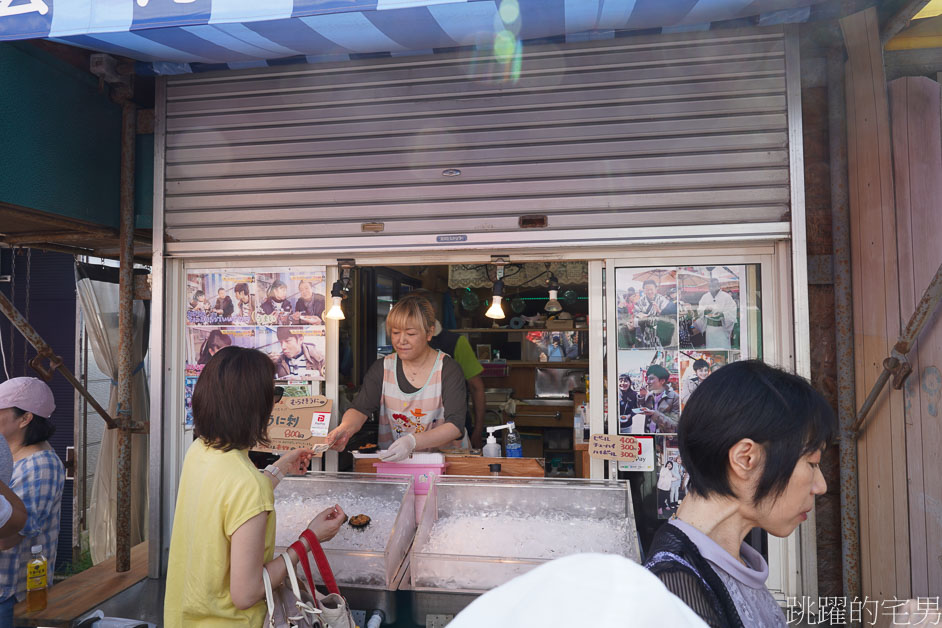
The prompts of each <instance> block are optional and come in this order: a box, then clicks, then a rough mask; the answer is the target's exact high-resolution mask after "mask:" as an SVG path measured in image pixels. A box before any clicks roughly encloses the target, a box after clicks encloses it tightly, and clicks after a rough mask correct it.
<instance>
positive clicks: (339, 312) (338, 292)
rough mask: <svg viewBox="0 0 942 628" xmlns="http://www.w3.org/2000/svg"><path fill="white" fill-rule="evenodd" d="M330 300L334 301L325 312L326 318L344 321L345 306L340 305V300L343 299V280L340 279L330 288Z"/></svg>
mask: <svg viewBox="0 0 942 628" xmlns="http://www.w3.org/2000/svg"><path fill="white" fill-rule="evenodd" d="M330 300H331V302H332V304H331V306H330V309H329V310H327V313H326V314H324V318H329V319H331V320H334V321H342V320H344V319H345V318H346V316H344V315H343V308H341V307H340V302H341V301H343V281H342V280H340V279H338V280H337V281H335V282H334V285H333V287H332V288H331V289H330Z"/></svg>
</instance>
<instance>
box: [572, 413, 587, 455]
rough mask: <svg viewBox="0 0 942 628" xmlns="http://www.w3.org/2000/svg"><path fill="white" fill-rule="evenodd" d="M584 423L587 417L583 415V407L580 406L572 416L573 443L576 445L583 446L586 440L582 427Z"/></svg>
mask: <svg viewBox="0 0 942 628" xmlns="http://www.w3.org/2000/svg"><path fill="white" fill-rule="evenodd" d="M584 423H585V417H584V416H583V415H582V406H581V405H580V406H579V407H578V408H576V411H575V413H574V414H573V416H572V442H573V444H574V445H581V444H582V443H583V441H584V440H585V432H584V431H583V427H582V426H583V425H584Z"/></svg>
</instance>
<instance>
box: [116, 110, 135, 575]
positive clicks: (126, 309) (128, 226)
mask: <svg viewBox="0 0 942 628" xmlns="http://www.w3.org/2000/svg"><path fill="white" fill-rule="evenodd" d="M136 131H137V108H136V107H135V106H134V103H133V102H131V100H130V99H127V98H126V99H124V101H123V102H122V103H121V196H120V199H121V223H120V243H121V250H120V267H119V269H118V342H119V345H118V347H119V348H118V420H119V423H120V425H121V430H120V431H119V432H118V471H117V491H118V495H117V512H116V515H115V516H116V522H115V539H116V540H115V545H116V547H115V571H118V572H123V571H128V570H130V569H131V438H132V433H131V429H132V428H133V427H134V419H133V417H132V416H131V378H132V377H133V373H134V365H132V364H131V361H132V357H131V356H132V355H133V353H132V352H133V348H134V344H133V343H134V336H133V331H134V330H133V322H134V321H133V317H132V313H133V307H134V140H135V136H136Z"/></svg>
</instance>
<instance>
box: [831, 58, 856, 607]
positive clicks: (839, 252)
mask: <svg viewBox="0 0 942 628" xmlns="http://www.w3.org/2000/svg"><path fill="white" fill-rule="evenodd" d="M827 64H828V65H827V69H828V136H829V147H828V149H829V160H830V171H831V223H832V224H831V230H832V234H833V235H832V237H833V246H834V264H833V266H834V327H835V333H836V343H835V348H836V353H837V355H836V358H837V416H838V422H839V425H840V444H839V446H840V477H841V566H842V581H843V586H844V596H845V597H847V598H848V599H856V598H858V597H859V596H860V512H859V511H860V506H859V484H858V480H857V440H856V439H855V438H854V433H853V431H852V429H851V425H852V423H853V421H854V413H855V410H856V409H857V399H856V394H857V393H856V388H855V377H856V375H855V373H854V308H853V298H852V294H851V290H852V285H853V284H852V282H851V274H850V205H849V203H848V194H847V189H848V188H847V186H848V182H847V128H846V126H847V125H846V112H845V110H844V108H845V102H844V98H845V96H844V50H843V49H842V48H835V49H832V50H830V51H828V56H827Z"/></svg>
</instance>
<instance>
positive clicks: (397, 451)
mask: <svg viewBox="0 0 942 628" xmlns="http://www.w3.org/2000/svg"><path fill="white" fill-rule="evenodd" d="M413 451H415V436H414V435H413V434H406V435H405V436H402V437H401V438H397V439H396V440H395V441H394V442H393V444H392V445H390V446H389V449H387V450H386V451H381V452H379V459H380V460H382V461H383V462H399V461H401V460H405V459H406V458H408V457H409V456H411V455H412V452H413Z"/></svg>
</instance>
